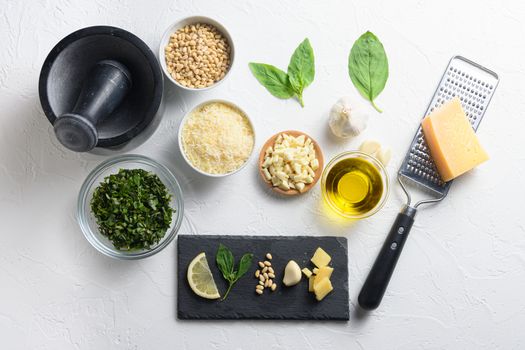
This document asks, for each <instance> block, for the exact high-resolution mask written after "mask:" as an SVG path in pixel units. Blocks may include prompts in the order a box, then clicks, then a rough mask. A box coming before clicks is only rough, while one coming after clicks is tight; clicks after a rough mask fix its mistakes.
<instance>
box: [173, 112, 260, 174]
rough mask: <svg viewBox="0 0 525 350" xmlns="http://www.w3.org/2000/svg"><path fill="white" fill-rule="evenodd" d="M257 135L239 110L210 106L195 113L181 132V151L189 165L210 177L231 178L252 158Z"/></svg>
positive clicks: (190, 116)
mask: <svg viewBox="0 0 525 350" xmlns="http://www.w3.org/2000/svg"><path fill="white" fill-rule="evenodd" d="M253 146H254V133H253V129H252V126H251V124H250V122H249V120H248V118H247V117H246V116H245V115H244V113H242V112H241V111H240V110H239V109H238V108H236V107H234V106H232V105H230V104H227V103H223V102H210V103H207V104H205V105H203V106H201V107H199V108H197V109H195V110H194V111H193V112H192V113H191V114H190V115H189V116H188V118H187V120H186V122H185V124H184V126H183V129H182V147H183V149H184V154H185V155H186V158H187V159H188V160H189V161H190V163H191V164H192V165H193V166H194V167H195V168H197V169H199V170H201V171H203V172H205V173H208V174H228V173H231V172H233V171H235V170H237V169H239V168H240V167H241V166H242V165H243V164H244V163H245V162H246V161H247V160H248V158H249V157H250V154H251V153H252V150H253Z"/></svg>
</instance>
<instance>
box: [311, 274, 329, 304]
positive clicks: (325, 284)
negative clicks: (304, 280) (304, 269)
mask: <svg viewBox="0 0 525 350" xmlns="http://www.w3.org/2000/svg"><path fill="white" fill-rule="evenodd" d="M316 279H317V277H316ZM332 290H334V287H332V282H330V280H329V279H328V278H326V277H325V278H323V279H321V280H320V281H318V282H317V283H315V284H314V293H315V298H316V299H317V301H321V300H323V299H324V297H326V296H327V295H328V293H330V292H331V291H332Z"/></svg>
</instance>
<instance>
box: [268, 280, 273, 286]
mask: <svg viewBox="0 0 525 350" xmlns="http://www.w3.org/2000/svg"><path fill="white" fill-rule="evenodd" d="M271 286H273V281H272V280H271V279H269V280H268V287H271Z"/></svg>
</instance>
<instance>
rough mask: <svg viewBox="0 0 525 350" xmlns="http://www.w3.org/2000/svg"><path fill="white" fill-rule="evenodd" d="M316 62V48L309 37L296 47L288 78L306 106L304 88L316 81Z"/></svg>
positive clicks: (302, 104) (289, 65) (291, 59)
mask: <svg viewBox="0 0 525 350" xmlns="http://www.w3.org/2000/svg"><path fill="white" fill-rule="evenodd" d="M314 77H315V63H314V50H313V49H312V46H311V45H310V40H308V38H306V39H304V41H303V42H302V43H301V44H299V46H298V47H297V49H295V51H294V53H293V55H292V57H291V58H290V63H289V64H288V78H289V80H290V84H291V86H292V88H293V89H294V91H295V93H296V94H297V98H298V99H299V102H300V103H301V106H303V107H304V103H303V90H304V88H305V87H307V86H308V85H310V84H311V83H312V82H313V81H314Z"/></svg>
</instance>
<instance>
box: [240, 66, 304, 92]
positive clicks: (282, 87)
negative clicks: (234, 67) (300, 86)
mask: <svg viewBox="0 0 525 350" xmlns="http://www.w3.org/2000/svg"><path fill="white" fill-rule="evenodd" d="M249 67H250V70H251V71H252V73H253V75H254V77H255V78H256V79H257V80H258V81H259V83H261V84H262V86H264V87H265V88H266V90H268V92H270V93H271V94H272V95H274V96H275V97H278V98H283V99H287V98H290V97H292V96H293V95H294V90H293V88H292V86H291V85H290V81H289V80H288V75H287V74H286V73H285V72H283V71H282V70H280V69H279V68H277V67H274V66H272V65H270V64H264V63H253V62H251V63H249Z"/></svg>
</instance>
